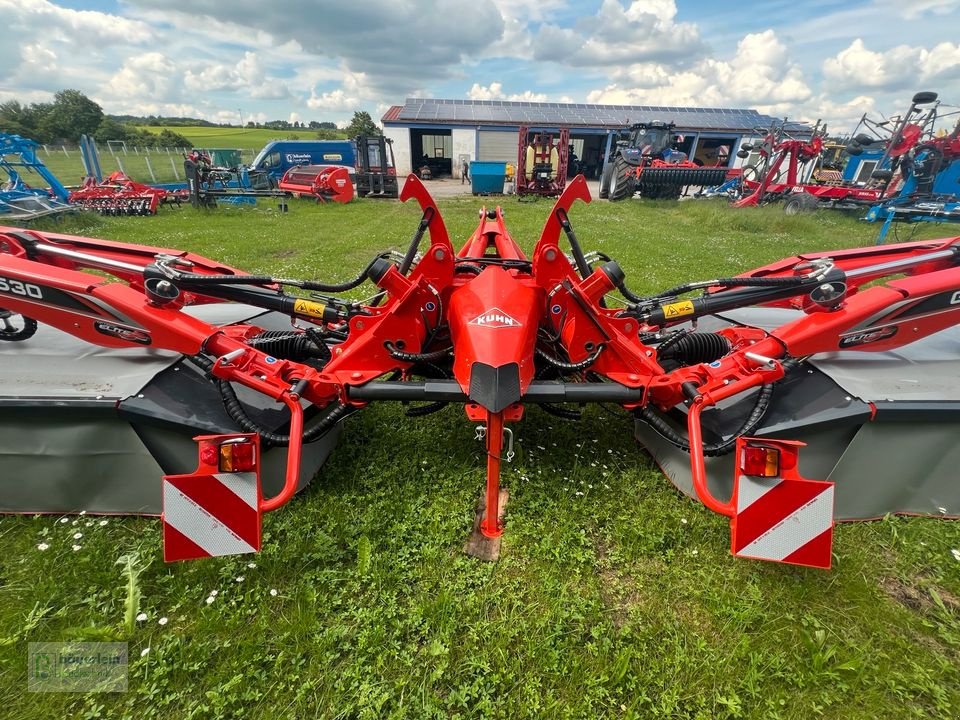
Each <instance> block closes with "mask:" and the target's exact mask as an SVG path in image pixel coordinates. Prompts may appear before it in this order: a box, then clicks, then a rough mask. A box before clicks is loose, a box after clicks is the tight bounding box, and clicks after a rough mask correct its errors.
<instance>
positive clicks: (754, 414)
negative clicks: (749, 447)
mask: <svg viewBox="0 0 960 720" xmlns="http://www.w3.org/2000/svg"><path fill="white" fill-rule="evenodd" d="M799 364H800V362H799V360H796V359H794V358H791V359H788V360H784V361H783V368H784V371H785V372H786V371H789V370H791V369H792V368H794V367H796V366H797V365H799ZM773 388H774V383H767V384H766V385H762V386H761V387H760V392H759V393H757V400H756V402H755V403H754V405H753V409H752V410H751V411H750V414H749V415H748V416H747V418H746V420H744V421H743V423H742V424H741V425H740V427H739V429H737V431H736V432H734V433H733V434H732V435H731V436H730V437H729V438H728V439H726V440H721V441H719V442H716V443H712V444H710V445H704V446H703V454H704V455H706V456H707V457H719V456H721V455H727V454H728V453H729V452H730V451H731V450H733V448H734V447H735V446H736V444H737V438H738V437H741V436H743V435H750V434H751V433H752V432H753V431H754V430H756V428H757V426H758V425H759V424H760V422H761V421H762V420H763V418H764V417H765V416H766V414H767V410H768V409H769V408H770V400H771V398H772V397H773ZM638 415H639V417H640V419H641V420H643V421H644V422H645V423H647V425H649V426H650V427H651V428H652V429H653V430H654V431H655V432H656V433H657V434H658V435H660V436H661V437H662V438H663V439H664V440H666V441H667V442H669V443H671V444H672V445H674V446H675V447H677V448H679V449H680V450H683V451H684V452H689V451H690V443H689V441H688V439H687V438H686V437H685V436H684V435H682V434H680V433H679V432H677V431H676V430H674V429H673V427H672V426H671V425H670V424H669V423H668V422H667V421H666V420H665V419H664V418H663V417H661V416H660V415H659V414H658V413H657V411H656V410H654V409H653V408H651V407H645V408H643V410H641V411H639V413H638Z"/></svg>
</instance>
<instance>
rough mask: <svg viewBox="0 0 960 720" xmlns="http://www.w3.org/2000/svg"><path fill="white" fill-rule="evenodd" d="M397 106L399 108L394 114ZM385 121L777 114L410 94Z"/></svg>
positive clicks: (746, 129)
mask: <svg viewBox="0 0 960 720" xmlns="http://www.w3.org/2000/svg"><path fill="white" fill-rule="evenodd" d="M395 110H398V111H397V112H394V111H395ZM382 119H383V121H384V122H399V123H427V124H449V125H532V126H545V127H552V126H557V125H567V126H570V127H591V128H622V127H625V126H627V125H630V124H631V123H635V122H654V121H661V122H672V123H674V124H675V125H676V126H677V129H678V130H688V131H690V130H701V131H709V130H713V131H730V132H735V133H752V132H753V131H754V130H756V129H758V128H769V127H770V125H771V124H772V123H775V122H780V120H779V119H778V118H774V117H771V116H770V115H763V114H761V113H759V112H758V111H756V110H753V109H749V108H702V107H677V106H662V105H592V104H587V103H535V102H509V101H506V100H443V99H433V98H407V100H406V102H405V103H404V104H403V105H402V106H397V105H395V106H393V107H391V108H390V110H388V111H387V113H386V114H385V115H384V116H383V118H382ZM788 128H791V129H793V130H794V131H800V132H801V133H802V132H803V131H807V132H809V131H810V128H809V127H808V126H806V125H805V124H803V123H788Z"/></svg>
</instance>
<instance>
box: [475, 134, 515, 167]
mask: <svg viewBox="0 0 960 720" xmlns="http://www.w3.org/2000/svg"><path fill="white" fill-rule="evenodd" d="M517 137H518V136H517V133H515V132H494V131H492V130H481V131H480V154H479V157H478V159H479V160H486V161H490V162H509V163H515V162H517Z"/></svg>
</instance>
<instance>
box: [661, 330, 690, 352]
mask: <svg viewBox="0 0 960 720" xmlns="http://www.w3.org/2000/svg"><path fill="white" fill-rule="evenodd" d="M689 332H690V331H689V330H678V331H677V332H675V333H673V334H672V335H670V337H668V338H667V339H666V340H664V341H663V342H662V343H660V344H659V345H657V355H658V356H660V355H663V354H664V353H665V352H666V351H667V350H669V349H670V348H671V347H673V346H674V345H676V344H677V343H678V342H680V341H681V340H683V338H685V337H686V336H687V335H688V334H689Z"/></svg>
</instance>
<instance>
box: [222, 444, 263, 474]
mask: <svg viewBox="0 0 960 720" xmlns="http://www.w3.org/2000/svg"><path fill="white" fill-rule="evenodd" d="M219 465H220V472H229V473H235V472H252V471H253V470H255V469H256V465H257V458H256V448H255V446H254V444H253V443H252V442H250V441H249V440H240V441H236V440H234V441H228V442H225V443H224V444H223V445H221V446H220V463H219Z"/></svg>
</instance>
